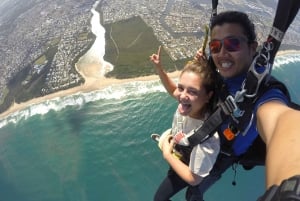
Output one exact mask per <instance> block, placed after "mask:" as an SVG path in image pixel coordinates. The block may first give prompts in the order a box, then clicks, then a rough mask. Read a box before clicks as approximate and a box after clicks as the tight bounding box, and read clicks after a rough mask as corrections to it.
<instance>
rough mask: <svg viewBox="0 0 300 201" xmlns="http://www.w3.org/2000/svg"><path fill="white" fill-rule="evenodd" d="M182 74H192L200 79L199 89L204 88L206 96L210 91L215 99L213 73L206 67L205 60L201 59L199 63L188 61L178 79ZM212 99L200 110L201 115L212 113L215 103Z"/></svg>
mask: <svg viewBox="0 0 300 201" xmlns="http://www.w3.org/2000/svg"><path fill="white" fill-rule="evenodd" d="M184 72H193V73H195V74H196V75H198V76H199V77H200V78H201V79H202V85H203V86H201V87H204V89H205V92H206V94H208V93H209V92H211V91H212V92H213V97H215V94H216V93H215V88H216V85H215V80H216V79H215V73H214V72H213V70H212V69H211V68H210V67H209V66H208V62H207V60H204V59H203V60H201V61H196V60H194V61H189V62H188V63H187V64H186V65H185V66H184V68H183V70H182V71H181V73H180V77H181V75H182V74H183V73H184ZM213 97H212V98H211V99H210V101H209V102H208V104H207V105H206V106H205V107H204V108H203V109H202V110H201V113H202V114H205V113H206V112H212V110H213V108H214V106H215V101H214V98H213Z"/></svg>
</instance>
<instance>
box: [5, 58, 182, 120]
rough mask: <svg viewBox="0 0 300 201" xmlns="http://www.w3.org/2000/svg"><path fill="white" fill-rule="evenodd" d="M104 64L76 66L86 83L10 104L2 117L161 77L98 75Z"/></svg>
mask: <svg viewBox="0 0 300 201" xmlns="http://www.w3.org/2000/svg"><path fill="white" fill-rule="evenodd" d="M81 65H83V64H81ZM104 65H109V64H108V63H106V62H104ZM103 67H104V66H102V65H101V64H95V63H94V64H88V65H86V66H85V67H84V69H85V70H84V71H82V70H79V68H78V67H77V66H76V70H77V71H78V72H79V73H80V74H81V75H82V76H83V78H84V80H85V83H84V84H82V85H80V86H76V87H72V88H69V89H66V90H62V91H58V92H55V93H52V94H48V95H46V96H42V97H38V98H34V99H31V100H29V101H26V102H22V103H14V104H13V105H12V106H10V107H9V108H8V109H7V110H6V111H5V112H3V113H1V114H0V119H4V118H5V117H7V116H9V115H11V114H13V113H15V112H18V111H20V110H23V109H25V108H27V107H29V106H31V105H35V104H38V103H42V102H45V101H47V100H51V99H54V98H57V97H63V96H68V95H72V94H75V93H86V92H91V91H95V90H100V89H104V88H106V87H109V86H111V85H112V84H123V83H127V82H131V81H151V80H158V79H159V77H158V75H156V74H153V75H149V76H141V77H135V78H130V79H115V78H105V77H104V76H101V75H97V73H95V72H96V71H98V72H100V71H101V69H103ZM179 73H180V72H179V71H174V72H172V73H168V75H169V76H170V77H171V78H177V77H178V76H179Z"/></svg>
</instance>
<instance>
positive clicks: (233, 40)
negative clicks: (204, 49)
mask: <svg viewBox="0 0 300 201" xmlns="http://www.w3.org/2000/svg"><path fill="white" fill-rule="evenodd" d="M242 41H244V42H247V39H245V38H243V37H235V36H232V37H227V38H224V39H222V40H217V39H214V40H212V41H210V43H209V49H210V52H211V53H212V54H216V53H219V52H220V51H221V48H222V46H223V47H224V48H225V49H226V50H227V51H228V52H236V51H239V50H240V49H241V42H242Z"/></svg>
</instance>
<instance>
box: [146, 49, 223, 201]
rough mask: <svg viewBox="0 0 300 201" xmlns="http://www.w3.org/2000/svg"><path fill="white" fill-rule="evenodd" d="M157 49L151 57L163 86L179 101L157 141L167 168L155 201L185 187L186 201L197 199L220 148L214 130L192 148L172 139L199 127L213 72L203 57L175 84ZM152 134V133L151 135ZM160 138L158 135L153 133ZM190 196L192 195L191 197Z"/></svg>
mask: <svg viewBox="0 0 300 201" xmlns="http://www.w3.org/2000/svg"><path fill="white" fill-rule="evenodd" d="M160 48H161V47H159V49H158V53H157V54H153V55H151V56H150V60H151V61H152V62H153V63H154V64H155V68H156V72H157V73H158V75H159V77H160V79H161V81H162V83H163V85H164V87H165V88H166V90H167V91H168V93H169V94H170V95H171V96H173V97H174V98H175V99H176V100H177V101H178V108H177V110H176V113H175V115H174V120H173V124H172V131H171V134H170V135H168V136H167V137H165V138H164V139H163V140H162V142H160V145H161V149H162V153H163V157H164V159H165V160H166V161H167V162H168V163H169V165H170V169H169V171H168V174H167V176H166V178H165V179H164V180H163V181H162V183H161V184H160V186H159V188H158V190H157V192H156V194H155V196H154V200H155V201H165V200H169V199H170V198H171V197H172V196H173V195H174V194H176V193H177V192H179V191H180V190H182V189H183V188H185V187H188V189H187V193H186V199H187V200H197V198H196V195H197V191H198V190H197V189H196V187H193V186H196V185H197V184H199V183H200V182H201V181H202V178H203V177H205V176H207V175H208V174H209V171H210V170H211V169H212V167H213V164H214V163H215V161H216V157H217V155H218V153H219V150H220V142H219V137H218V134H217V133H215V134H214V135H213V136H212V137H211V138H209V139H208V140H206V141H205V142H204V143H202V144H199V145H197V146H195V147H186V146H181V145H178V144H177V145H176V144H175V142H174V140H173V139H172V138H173V136H174V135H176V134H178V133H184V134H188V133H190V132H193V131H194V129H196V128H198V127H200V126H201V125H202V123H203V121H204V120H205V119H206V118H207V116H208V115H209V113H210V112H211V109H212V104H213V103H212V101H211V98H212V97H213V93H214V92H213V91H214V86H215V85H214V84H215V83H214V77H213V72H212V71H211V69H210V68H208V67H207V62H206V59H205V58H203V60H202V61H200V62H196V61H193V62H189V63H188V64H187V65H186V66H185V67H184V69H183V70H182V72H181V74H180V76H179V81H178V84H177V85H176V84H175V83H174V82H173V81H172V80H171V79H170V78H169V77H168V75H167V74H166V73H165V72H164V70H163V67H162V66H161V61H160ZM152 137H153V136H152ZM156 137H159V136H156ZM174 149H175V150H176V152H179V153H180V156H181V157H180V159H178V157H174V154H173V152H174ZM191 195H192V196H193V197H191Z"/></svg>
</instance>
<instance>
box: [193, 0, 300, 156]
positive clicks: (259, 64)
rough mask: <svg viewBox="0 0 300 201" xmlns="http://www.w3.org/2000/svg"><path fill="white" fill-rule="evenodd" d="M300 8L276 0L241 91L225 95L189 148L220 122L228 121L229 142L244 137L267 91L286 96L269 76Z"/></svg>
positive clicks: (294, 2) (288, 1)
mask: <svg viewBox="0 0 300 201" xmlns="http://www.w3.org/2000/svg"><path fill="white" fill-rule="evenodd" d="M217 3H218V1H215V0H213V12H212V18H213V17H214V16H215V15H216V10H217V9H216V6H217ZM214 6H215V7H214ZM299 6H300V1H299V0H279V1H278V5H277V10H276V15H275V19H274V22H273V27H272V28H271V31H270V34H269V36H268V38H267V41H266V42H264V44H263V46H262V49H261V50H260V52H259V53H258V54H257V56H256V57H255V58H254V60H253V62H252V64H251V66H250V68H249V71H248V73H247V77H246V79H245V80H244V83H243V86H242V88H241V90H240V91H237V93H236V94H235V96H232V95H230V94H229V93H228V95H227V96H225V99H224V100H221V101H220V102H219V103H218V105H217V107H216V109H215V111H214V112H213V113H212V114H211V115H210V116H209V117H208V119H207V120H206V121H205V122H204V124H203V125H202V127H200V128H197V129H195V131H194V134H193V135H191V136H190V137H188V141H189V143H190V145H191V146H195V145H197V144H199V143H202V142H204V141H205V140H206V139H208V138H209V137H211V136H212V135H213V134H214V133H215V131H217V130H218V128H219V127H220V126H221V124H222V123H223V122H225V121H228V120H230V122H231V124H230V126H229V128H228V129H227V130H225V132H224V135H225V137H226V139H227V140H228V141H232V140H233V139H234V138H235V136H236V135H240V134H242V135H245V134H246V133H247V131H248V129H249V126H250V125H251V122H252V121H253V107H252V106H253V105H254V103H255V102H256V101H257V99H258V98H259V97H260V96H261V95H262V94H263V93H264V92H265V91H266V90H268V89H270V88H279V89H280V90H281V91H283V93H285V94H286V95H287V96H288V97H289V94H288V90H287V89H286V87H285V86H284V84H282V83H281V82H279V81H277V80H276V79H275V78H273V77H272V76H271V70H272V65H273V62H274V58H275V55H276V53H277V50H278V49H279V46H280V44H281V42H282V39H283V36H284V34H285V32H286V30H287V29H288V27H289V25H290V24H291V23H292V21H293V19H294V17H295V16H296V14H297V12H298V10H299ZM290 106H291V107H294V108H298V109H300V106H298V105H297V104H294V103H292V102H291V105H290ZM228 154H230V153H228Z"/></svg>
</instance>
